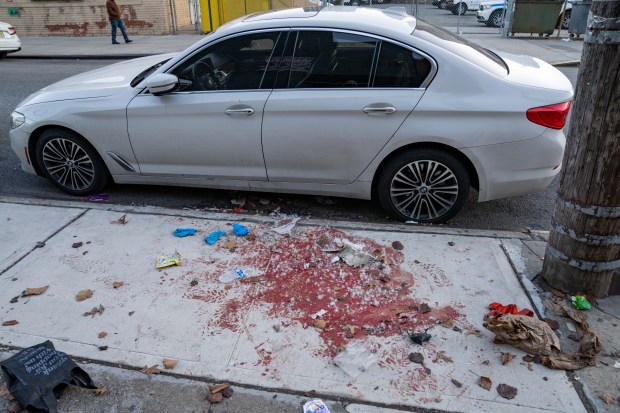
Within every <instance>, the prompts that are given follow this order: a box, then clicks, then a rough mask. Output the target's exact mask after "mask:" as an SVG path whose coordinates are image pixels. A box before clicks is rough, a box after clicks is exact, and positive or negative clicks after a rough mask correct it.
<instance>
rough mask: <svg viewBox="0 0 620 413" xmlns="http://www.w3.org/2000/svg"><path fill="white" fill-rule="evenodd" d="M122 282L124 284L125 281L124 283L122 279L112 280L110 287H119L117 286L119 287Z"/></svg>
mask: <svg viewBox="0 0 620 413" xmlns="http://www.w3.org/2000/svg"><path fill="white" fill-rule="evenodd" d="M124 284H125V283H124V282H122V281H114V282H113V283H112V287H113V288H115V289H119V288H121V287H122V286H123V285H124Z"/></svg>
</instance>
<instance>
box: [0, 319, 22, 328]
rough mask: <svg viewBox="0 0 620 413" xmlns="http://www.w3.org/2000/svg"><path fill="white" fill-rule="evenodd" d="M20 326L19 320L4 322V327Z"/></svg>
mask: <svg viewBox="0 0 620 413" xmlns="http://www.w3.org/2000/svg"><path fill="white" fill-rule="evenodd" d="M17 324H19V321H17V320H7V321H3V322H2V327H10V326H14V325H17Z"/></svg>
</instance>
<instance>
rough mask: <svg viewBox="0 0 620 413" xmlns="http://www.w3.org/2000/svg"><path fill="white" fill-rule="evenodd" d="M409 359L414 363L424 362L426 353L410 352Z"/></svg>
mask: <svg viewBox="0 0 620 413" xmlns="http://www.w3.org/2000/svg"><path fill="white" fill-rule="evenodd" d="M409 361H410V362H412V363H417V364H422V363H424V355H423V354H422V353H409Z"/></svg>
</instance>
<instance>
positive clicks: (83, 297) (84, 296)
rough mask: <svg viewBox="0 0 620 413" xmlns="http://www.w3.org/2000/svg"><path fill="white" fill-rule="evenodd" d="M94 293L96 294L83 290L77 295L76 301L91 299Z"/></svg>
mask: <svg viewBox="0 0 620 413" xmlns="http://www.w3.org/2000/svg"><path fill="white" fill-rule="evenodd" d="M93 292H94V291H93V290H82V291H80V292H79V293H77V294H76V296H75V300H76V301H84V300H88V299H89V298H90V297H92V296H93Z"/></svg>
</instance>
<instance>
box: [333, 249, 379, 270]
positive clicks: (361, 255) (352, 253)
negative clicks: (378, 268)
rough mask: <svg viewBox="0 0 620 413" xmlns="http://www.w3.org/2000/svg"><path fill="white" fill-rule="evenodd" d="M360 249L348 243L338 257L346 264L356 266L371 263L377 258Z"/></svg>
mask: <svg viewBox="0 0 620 413" xmlns="http://www.w3.org/2000/svg"><path fill="white" fill-rule="evenodd" d="M360 249H361V248H360ZM360 249H357V248H355V247H354V246H353V245H347V246H346V247H345V248H344V249H343V250H342V251H341V252H340V254H338V258H340V259H341V260H342V261H343V262H344V263H345V264H347V265H349V266H351V267H354V268H358V267H361V266H362V265H367V264H370V263H371V262H373V261H374V260H375V258H374V257H372V256H370V255H368V254H366V253H365V252H362V251H360Z"/></svg>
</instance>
